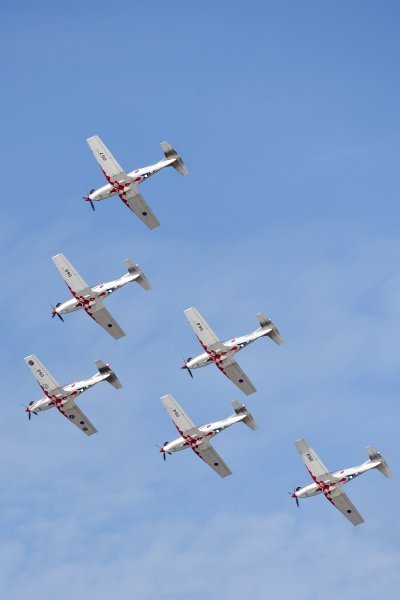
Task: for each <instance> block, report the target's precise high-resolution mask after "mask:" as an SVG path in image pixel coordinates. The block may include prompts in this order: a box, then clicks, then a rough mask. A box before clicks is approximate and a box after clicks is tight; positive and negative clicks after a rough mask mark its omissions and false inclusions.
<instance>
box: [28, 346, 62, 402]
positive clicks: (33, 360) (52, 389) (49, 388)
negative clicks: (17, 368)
mask: <svg viewBox="0 0 400 600" xmlns="http://www.w3.org/2000/svg"><path fill="white" fill-rule="evenodd" d="M25 362H26V364H27V365H28V367H29V368H30V370H31V373H32V375H33V376H34V378H35V379H36V381H37V382H38V384H39V385H40V387H41V388H42V390H43V392H44V393H45V394H46V396H49V395H50V394H51V395H57V394H58V393H60V392H61V391H62V388H61V386H60V384H59V383H58V381H57V380H56V379H54V377H53V375H51V373H49V371H48V370H47V369H46V367H45V366H44V365H43V364H42V363H41V362H40V360H39V359H38V358H37V357H36V356H35V355H34V354H30V355H29V356H26V357H25Z"/></svg>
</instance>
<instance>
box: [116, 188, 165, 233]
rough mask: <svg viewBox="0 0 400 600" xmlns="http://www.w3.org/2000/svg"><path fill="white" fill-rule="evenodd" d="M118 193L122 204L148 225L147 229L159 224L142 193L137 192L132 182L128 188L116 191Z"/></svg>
mask: <svg viewBox="0 0 400 600" xmlns="http://www.w3.org/2000/svg"><path fill="white" fill-rule="evenodd" d="M118 195H119V197H120V198H121V200H122V202H124V204H126V206H127V207H128V208H130V209H131V211H132V212H134V213H135V215H136V216H137V217H139V219H140V220H141V221H143V223H144V224H145V225H147V227H149V229H154V228H155V227H158V226H159V224H160V221H159V220H158V219H157V217H156V215H155V214H154V213H153V211H152V210H151V208H150V206H149V205H148V204H147V202H146V201H145V199H144V198H143V196H142V194H140V193H139V192H138V190H137V189H136V186H135V185H134V184H130V187H129V188H126V187H125V188H124V190H123V191H121V192H118Z"/></svg>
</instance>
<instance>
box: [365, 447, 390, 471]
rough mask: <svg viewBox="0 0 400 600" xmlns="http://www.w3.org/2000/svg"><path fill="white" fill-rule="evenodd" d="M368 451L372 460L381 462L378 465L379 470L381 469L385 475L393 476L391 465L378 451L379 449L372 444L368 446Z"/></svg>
mask: <svg viewBox="0 0 400 600" xmlns="http://www.w3.org/2000/svg"><path fill="white" fill-rule="evenodd" d="M367 452H368V456H369V459H370V461H371V462H379V464H377V465H376V468H377V469H378V471H380V472H381V473H382V475H384V476H385V477H391V476H392V471H391V470H390V469H389V465H388V464H387V462H386V460H385V459H384V458H383V456H382V454H381V453H380V452H378V450H375V448H373V447H372V446H367Z"/></svg>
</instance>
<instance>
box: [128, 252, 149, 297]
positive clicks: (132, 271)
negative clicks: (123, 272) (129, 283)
mask: <svg viewBox="0 0 400 600" xmlns="http://www.w3.org/2000/svg"><path fill="white" fill-rule="evenodd" d="M124 264H125V266H126V268H127V269H128V273H129V275H134V276H135V277H136V279H135V281H136V283H138V284H139V285H141V286H142V288H144V289H145V290H150V289H151V284H150V281H149V280H148V279H147V277H146V275H145V274H144V273H143V271H142V269H141V268H140V266H139V265H135V264H134V263H133V262H132V261H131V259H130V258H126V259H125V260H124Z"/></svg>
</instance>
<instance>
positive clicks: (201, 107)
mask: <svg viewBox="0 0 400 600" xmlns="http://www.w3.org/2000/svg"><path fill="white" fill-rule="evenodd" d="M1 14H2V17H3V19H2V22H3V32H2V38H1V41H0V48H1V50H2V51H1V54H0V64H1V72H2V82H3V86H2V91H1V100H2V113H1V120H2V127H1V131H2V145H1V148H2V150H1V163H0V164H1V167H2V175H3V176H2V181H3V218H2V220H1V223H0V227H1V232H2V236H1V245H2V251H1V255H0V265H1V269H2V281H3V294H2V299H1V308H2V315H3V335H2V337H3V344H2V347H1V353H2V364H3V365H6V370H5V373H4V374H3V399H2V402H3V410H2V412H1V421H0V422H1V424H2V436H1V442H0V447H1V448H2V452H1V458H0V467H1V471H0V472H1V474H2V477H1V479H2V485H1V488H0V521H1V526H0V561H1V565H2V568H1V569H0V596H1V597H2V598H7V600H20V599H21V598H24V600H37V599H39V598H40V599H43V598H49V597H51V596H53V595H54V594H56V595H57V599H58V600H66V599H68V600H69V599H70V598H71V597H73V598H76V599H78V600H80V599H81V598H82V599H83V598H85V599H87V598H95V599H96V600H108V599H109V598H110V597H113V598H116V599H117V600H128V599H129V600H130V599H131V598H140V599H143V600H153V599H154V600H155V599H157V600H159V599H163V600H172V599H175V598H178V597H180V596H188V597H191V598H193V599H195V600H197V599H200V598H204V597H205V596H206V597H208V598H223V599H229V600H242V598H245V597H251V598H254V599H256V600H263V599H264V598H267V597H271V598H275V597H278V596H279V597H280V598H289V597H290V598H291V597H293V596H294V595H295V596H296V598H297V599H298V600H307V599H308V598H310V597H311V596H312V597H315V596H317V597H321V596H323V597H324V598H325V599H327V600H330V599H333V598H336V597H337V595H338V594H340V596H341V598H344V599H346V600H347V599H349V600H350V599H351V600H361V599H362V600H372V599H374V600H375V599H376V598H395V597H396V595H397V593H398V589H399V585H400V578H399V567H400V550H399V533H400V526H399V521H398V509H397V505H398V495H399V484H398V473H399V468H400V460H399V449H398V421H399V417H400V410H399V384H400V375H399V372H400V370H399V363H400V359H399V352H398V344H399V342H398V340H399V337H400V274H399V264H400V240H399V216H400V212H399V206H398V186H399V183H398V173H399V169H398V164H399V159H400V143H399V130H400V127H399V125H400V119H399V58H400V47H399V39H398V31H399V18H400V7H399V5H398V3H397V2H394V1H387V2H385V3H376V2H372V1H370V0H366V1H360V0H359V1H352V2H345V1H344V0H338V1H337V2H327V1H323V2H321V1H319V2H317V1H306V2H301V3H300V2H294V1H284V2H269V1H268V2H261V1H255V0H251V1H250V2H247V3H242V2H236V1H233V2H232V1H231V2H225V1H221V2H214V3H212V2H203V3H201V4H191V3H187V2H186V3H184V2H181V1H178V2H174V3H167V2H160V1H158V0H156V1H155V2H153V3H151V5H150V4H146V3H138V2H127V1H126V0H123V1H122V2H119V3H118V5H112V4H110V3H106V2H103V1H97V2H93V1H92V0H88V1H87V2H79V3H78V2H75V1H72V2H68V3H64V4H62V5H59V4H58V5H57V6H55V5H54V3H50V2H38V3H34V4H32V3H28V2H18V1H17V2H13V3H10V4H9V5H7V6H4V7H3V8H2V11H1ZM94 134H98V135H100V136H101V137H102V138H103V139H104V141H105V143H106V144H107V145H108V146H109V147H110V149H111V150H112V152H113V153H114V154H115V156H116V158H117V160H118V161H119V162H120V163H121V164H122V165H123V166H124V167H125V168H126V169H127V170H131V169H133V168H135V167H138V166H144V165H147V164H150V163H152V162H155V161H157V160H158V159H159V158H161V156H162V153H161V150H160V147H159V143H160V142H161V141H162V140H164V139H167V140H168V141H170V142H171V143H172V144H173V145H174V146H176V148H177V149H178V150H179V152H180V153H181V154H182V156H183V158H184V160H185V162H186V164H187V166H188V168H189V171H190V174H189V176H188V177H186V178H182V177H180V176H179V175H178V174H177V173H176V172H175V171H173V170H172V169H170V170H165V171H163V172H161V173H159V174H158V175H157V176H156V177H154V178H153V179H151V180H150V181H148V182H145V183H144V184H143V186H142V187H141V192H142V194H143V196H144V197H145V199H146V200H147V201H148V202H149V204H150V205H151V207H152V209H153V210H154V212H155V214H156V215H157V217H158V218H159V220H160V222H161V226H160V227H159V228H158V229H157V230H154V231H150V230H147V228H146V227H145V226H144V225H143V224H142V223H141V222H140V221H139V220H138V219H136V218H135V216H134V215H132V214H131V213H130V212H129V211H128V209H127V208H126V207H125V206H124V205H123V204H122V202H121V201H120V200H119V199H118V198H114V199H110V200H108V201H105V202H102V203H98V204H97V205H96V212H95V213H92V211H91V210H90V207H89V206H88V205H87V204H86V203H85V202H83V200H82V199H81V197H82V196H84V195H86V193H87V191H88V190H89V189H90V188H93V187H98V186H101V185H103V184H104V178H103V177H102V174H101V172H100V170H99V169H98V167H97V165H96V163H95V161H94V159H93V156H92V155H91V152H90V150H89V148H88V146H87V144H86V141H85V140H86V138H87V137H89V136H91V135H94ZM59 252H63V253H64V254H65V255H66V256H67V257H68V258H69V260H70V261H71V262H72V263H73V264H74V266H76V268H77V269H78V270H79V271H80V273H81V274H82V276H83V277H84V278H85V279H86V280H87V281H88V282H89V283H90V284H96V283H99V282H101V281H107V280H109V279H113V278H115V277H117V276H120V275H122V274H123V273H124V270H125V269H124V264H123V259H124V258H127V257H130V258H132V260H133V261H134V262H139V263H140V265H141V266H142V268H143V270H144V271H145V273H146V275H147V276H148V277H149V279H150V281H151V283H152V285H153V289H152V290H151V291H150V292H144V291H143V290H142V289H141V288H139V287H138V286H130V287H125V288H124V289H123V290H121V291H120V292H119V293H118V294H116V295H115V296H113V297H112V298H110V299H109V300H108V303H107V307H108V309H109V310H110V311H111V312H112V314H113V315H114V316H115V318H116V319H117V320H118V322H119V323H120V325H121V327H122V328H123V329H124V330H125V331H126V333H127V336H126V337H125V338H123V339H121V340H119V341H114V340H113V339H112V338H111V337H110V338H109V337H108V336H107V335H106V334H105V333H104V332H103V331H102V330H101V329H100V328H98V327H96V325H95V324H94V323H93V322H92V321H91V320H90V319H89V318H87V317H86V315H83V314H73V315H67V316H66V318H65V323H61V322H60V321H59V320H58V319H54V320H52V319H51V304H55V303H56V302H58V301H63V300H66V299H68V291H67V290H66V288H65V286H64V284H63V282H62V280H61V279H60V277H59V275H58V273H57V272H56V270H55V268H54V265H53V264H52V261H51V256H53V255H55V254H57V253H59ZM189 306H196V307H197V308H198V310H199V311H200V312H201V313H202V314H203V315H204V317H205V318H206V319H207V320H208V321H209V323H210V325H211V326H212V328H213V329H214V330H215V331H216V333H217V334H219V335H220V336H221V338H223V339H227V338H230V337H233V336H237V335H241V334H244V333H248V332H250V331H252V330H253V329H255V328H256V327H257V326H258V322H257V319H256V316H255V315H256V313H257V312H260V311H261V312H264V313H266V314H267V315H268V316H269V317H271V318H272V319H273V321H274V322H275V323H276V325H277V326H278V328H279V329H280V331H281V334H282V336H283V338H284V339H285V345H283V346H282V347H277V346H275V345H274V344H273V343H271V342H270V341H269V340H266V341H264V340H260V341H259V342H257V343H255V344H254V345H252V346H251V347H250V348H248V349H246V350H244V351H243V352H241V353H240V354H239V355H238V356H237V358H238V362H239V363H240V365H241V366H242V368H243V369H244V370H245V371H246V373H247V375H248V376H249V378H250V379H251V381H252V382H253V383H254V385H255V386H256V388H257V393H256V394H253V395H251V396H249V397H245V396H243V394H241V393H240V391H239V390H237V389H236V388H235V386H234V385H233V384H231V383H230V382H229V381H228V380H227V379H226V378H224V377H223V376H222V374H221V373H219V372H218V371H217V369H214V368H213V367H208V368H206V369H202V370H199V371H196V372H195V373H194V379H193V381H192V380H191V379H190V378H189V377H188V375H187V373H185V372H184V371H182V370H180V366H181V365H182V357H189V356H193V355H195V354H196V353H200V351H201V347H200V346H199V345H198V343H197V340H196V339H195V337H194V335H193V333H192V331H191V329H190V327H189V325H188V323H187V322H186V319H185V317H184V315H183V310H184V309H185V308H187V307H189ZM30 353H34V354H37V355H38V357H39V358H40V359H41V360H42V361H43V363H44V364H45V365H46V366H47V367H48V368H49V370H50V371H51V372H52V373H53V374H54V376H55V377H56V378H57V379H58V380H59V381H60V382H61V383H62V384H65V383H67V382H70V381H73V380H75V379H76V380H77V379H82V378H85V377H88V376H90V375H91V374H93V373H94V372H95V365H94V361H95V359H97V358H102V359H104V360H106V361H107V362H110V363H111V365H112V367H113V368H114V369H115V371H116V373H117V374H118V376H119V378H120V379H121V381H122V383H123V385H124V387H123V389H121V390H120V391H115V390H114V389H113V388H112V387H111V386H108V385H106V384H105V383H104V384H99V385H98V386H96V387H95V388H94V389H92V390H90V391H88V392H87V393H86V394H84V395H82V396H81V397H80V401H79V405H80V406H81V408H82V409H83V410H84V412H85V413H86V414H87V416H88V417H89V418H90V420H91V421H92V422H93V423H94V425H95V426H96V427H97V429H98V430H99V432H98V433H97V434H96V435H94V436H91V437H90V438H86V436H84V435H82V434H81V433H80V432H79V431H78V430H77V429H76V428H74V427H72V426H70V425H69V424H68V423H67V422H66V420H65V419H63V418H61V416H60V415H58V414H56V412H55V411H48V412H46V413H43V414H40V415H39V416H38V417H35V416H34V417H33V418H32V420H31V421H30V422H29V421H28V419H27V417H26V415H25V414H24V409H23V407H22V406H21V403H23V404H27V403H28V402H29V401H31V400H36V399H38V398H39V397H40V395H41V394H40V389H39V387H38V386H37V385H36V383H35V381H34V380H33V378H32V377H31V375H30V373H29V371H28V369H27V368H26V365H25V364H24V361H23V358H24V356H26V355H28V354H30ZM166 393H171V394H173V395H174V396H175V397H176V399H177V400H178V402H180V403H181V404H182V406H183V407H184V408H185V409H186V411H187V412H188V414H189V415H190V417H191V418H192V419H193V420H194V421H195V422H196V423H198V424H199V425H200V424H203V423H206V422H208V421H212V420H219V419H222V418H224V417H225V416H228V415H229V414H231V405H230V401H231V400H233V399H238V400H240V401H242V402H245V403H246V405H247V406H248V408H249V410H250V411H251V412H252V414H253V416H254V418H255V420H256V421H257V423H258V424H259V430H258V431H256V432H252V431H250V430H249V429H248V428H246V427H243V426H242V425H240V424H238V425H236V426H235V427H232V428H231V429H229V430H228V431H226V432H224V433H223V434H222V435H220V436H218V437H217V438H215V440H214V442H213V444H214V446H215V448H216V450H217V451H218V452H219V453H220V454H221V456H222V457H223V459H224V460H225V462H226V463H227V464H228V466H229V467H230V468H231V470H232V472H233V474H232V476H231V477H228V478H226V479H223V480H222V479H220V478H219V477H218V476H217V475H216V474H215V473H213V472H212V471H211V469H208V468H207V466H206V465H204V464H202V462H201V461H200V460H199V459H198V458H197V457H196V456H195V455H194V454H192V453H191V452H189V451H185V452H181V453H178V454H176V455H174V456H168V457H167V461H166V462H165V463H164V462H163V460H162V456H161V455H160V453H159V452H158V449H157V448H156V445H161V444H162V443H163V442H164V441H166V440H171V439H173V438H174V437H176V436H175V429H174V427H173V425H172V423H171V421H170V420H169V418H168V416H167V414H166V413H165V411H164V409H163V407H162V405H161V403H160V400H159V398H160V396H162V395H164V394H166ZM299 437H304V438H306V439H307V440H308V441H309V442H310V444H311V445H312V446H313V447H314V448H315V450H316V451H317V452H318V453H319V455H320V456H321V458H322V460H323V461H324V462H325V463H326V464H327V465H328V467H330V468H331V469H332V470H334V469H337V468H342V467H347V466H353V465H357V464H360V463H362V462H363V461H365V460H366V459H367V454H366V452H365V447H366V446H367V445H369V444H372V445H374V446H375V447H377V448H378V449H380V450H381V451H382V453H383V455H384V456H385V458H386V459H387V461H388V463H389V465H390V467H391V468H392V470H393V472H394V477H393V479H391V480H387V479H385V478H384V477H382V476H381V475H380V474H379V473H378V472H376V471H374V472H372V473H367V474H365V475H364V476H363V477H360V478H358V479H357V480H356V481H354V482H351V483H350V484H349V485H348V486H346V492H347V493H348V495H349V497H350V498H351V500H352V501H353V503H354V504H355V505H356V506H357V508H358V509H359V511H360V513H361V514H362V516H363V517H364V519H365V523H364V524H363V525H361V526H359V527H352V525H351V524H349V523H348V522H347V521H346V520H345V519H344V518H343V517H342V516H341V515H340V513H338V512H337V511H336V510H335V509H334V508H333V507H332V506H330V505H329V503H328V502H326V500H325V499H324V498H323V497H316V498H310V499H306V500H304V501H302V502H301V503H300V509H299V510H298V509H297V508H296V505H295V503H294V501H293V500H292V499H291V498H290V496H289V495H288V492H290V491H291V490H292V489H293V488H294V487H295V486H297V485H305V484H307V483H309V482H310V481H311V480H310V479H309V476H308V474H307V472H306V470H305V468H304V465H303V463H302V462H301V460H300V458H299V457H298V455H297V452H296V450H295V448H294V446H293V440H295V439H297V438H299Z"/></svg>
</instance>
